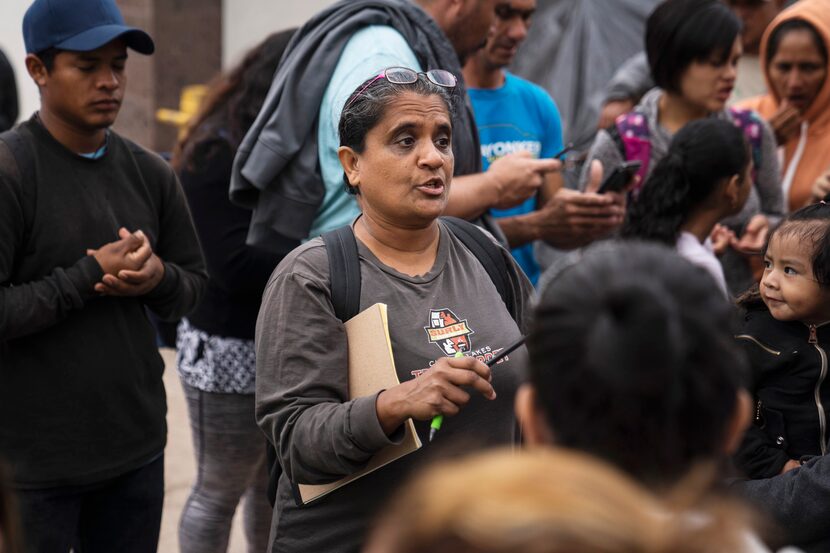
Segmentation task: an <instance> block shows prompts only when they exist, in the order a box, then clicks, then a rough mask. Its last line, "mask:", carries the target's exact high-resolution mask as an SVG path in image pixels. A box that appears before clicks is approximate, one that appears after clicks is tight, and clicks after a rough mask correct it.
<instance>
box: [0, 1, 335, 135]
mask: <svg viewBox="0 0 830 553" xmlns="http://www.w3.org/2000/svg"><path fill="white" fill-rule="evenodd" d="M118 1H119V4H120V5H121V6H122V9H123V11H124V15H125V16H130V18H131V19H133V18H135V19H141V16H142V13H141V10H142V8H141V7H139V5H140V4H141V2H135V0H118ZM167 1H169V2H171V3H172V4H173V5H174V6H178V5H179V4H181V3H182V2H180V1H179V0H167ZM333 2H334V0H223V1H222V32H221V40H222V47H221V56H222V65H223V66H224V67H229V66H230V65H232V64H234V63H235V62H236V61H238V60H239V59H240V57H241V56H242V54H243V53H244V52H245V51H246V50H248V49H249V48H251V47H252V46H254V45H255V44H257V43H258V42H259V41H260V40H262V39H264V38H265V37H266V36H268V34H270V33H272V32H275V31H280V30H283V29H286V28H288V27H294V26H299V25H301V24H302V23H303V22H305V21H306V20H307V19H308V18H309V17H311V16H312V15H314V14H315V13H316V12H318V11H319V10H321V9H322V8H324V7H325V6H327V5H329V4H332V3H333ZM30 3H31V0H0V48H2V49H3V51H4V52H5V53H6V55H7V56H8V58H9V61H10V62H11V63H12V65H13V66H14V69H15V72H16V76H17V87H18V95H19V100H20V117H21V118H28V117H29V115H31V113H32V112H34V111H35V110H36V109H37V107H38V95H37V88H36V87H35V85H34V84H33V83H32V81H31V80H30V79H29V76H28V74H27V73H26V67H25V64H24V63H23V59H24V58H25V55H26V52H25V48H24V47H23V34H22V31H21V24H22V22H23V14H24V13H25V11H26V8H28V7H29V4H30ZM137 4H138V5H137ZM143 15H144V17H148V16H147V15H146V14H143ZM131 22H132V23H139V22H138V21H135V20H134V21H131ZM149 30H150V29H148V31H149ZM157 42H158V41H157ZM138 58H140V56H138V55H136V56H133V59H132V60H131V64H133V65H135V64H136V62H137V60H138ZM138 65H144V64H142V63H141V62H138ZM137 69H138V68H137ZM145 71H146V72H145ZM140 73H141V75H140V77H139V76H138V75H137V78H133V79H131V82H130V90H129V94H130V95H131V96H134V97H135V99H136V100H142V99H143V101H144V103H148V102H147V101H146V100H148V98H149V96H150V95H151V92H150V91H151V89H152V88H153V83H151V82H149V81H147V80H145V78H144V76H145V75H148V74H150V73H151V71H150V70H149V69H148V68H143V69H142V71H140ZM139 103H141V102H139ZM168 107H175V102H173V105H171V106H168ZM125 108H126V106H125ZM145 109H146V110H148V111H149V110H150V109H151V108H150V105H149V104H148V105H147V106H145ZM122 115H128V116H129V117H131V118H132V117H137V116H138V115H137V114H135V113H127V112H124V113H122ZM148 115H150V114H148ZM148 124H149V123H148ZM147 139H148V141H151V142H152V141H153V140H151V139H150V138H149V136H148V137H147Z"/></svg>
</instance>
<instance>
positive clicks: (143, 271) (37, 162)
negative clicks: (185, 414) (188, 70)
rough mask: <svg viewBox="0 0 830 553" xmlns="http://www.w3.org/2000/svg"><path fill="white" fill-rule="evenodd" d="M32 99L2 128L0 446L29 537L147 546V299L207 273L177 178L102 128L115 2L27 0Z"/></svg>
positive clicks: (117, 77) (162, 304) (168, 298)
mask: <svg viewBox="0 0 830 553" xmlns="http://www.w3.org/2000/svg"><path fill="white" fill-rule="evenodd" d="M23 36H24V40H25V43H26V50H27V52H28V54H27V56H26V67H27V69H28V72H29V75H30V76H31V78H32V79H33V80H34V82H35V83H36V84H37V86H38V89H39V91H40V110H39V111H38V112H37V113H35V114H34V115H33V116H32V117H31V118H30V119H29V120H28V121H26V122H24V123H21V124H20V125H18V126H17V127H15V128H14V129H12V130H11V131H8V132H5V133H3V134H0V421H2V422H1V423H0V455H2V456H3V457H5V458H6V459H7V461H8V462H9V463H10V464H11V468H12V478H13V482H12V484H13V486H14V488H15V491H16V494H17V499H18V505H19V507H20V514H21V521H22V526H23V533H24V541H25V542H26V546H27V551H28V552H29V553H41V552H44V553H45V552H61V553H63V552H68V551H69V550H70V548H74V549H75V550H76V551H78V550H80V551H83V552H84V553H89V552H92V553H95V552H111V551H119V552H135V553H149V552H154V551H155V550H156V548H157V545H158V534H159V526H160V521H161V510H162V502H163V497H164V470H163V469H164V458H163V453H164V446H165V441H166V433H167V432H166V426H165V414H166V404H165V401H166V400H165V393H164V386H163V384H162V380H161V374H162V371H163V368H164V365H163V362H162V359H161V357H160V356H159V353H158V349H157V347H156V343H155V333H154V330H153V327H152V325H151V324H150V323H149V322H148V318H147V316H146V313H145V309H150V310H152V311H153V312H154V313H155V314H156V315H158V316H159V317H161V318H162V319H175V318H178V317H180V316H182V315H183V314H184V313H186V312H187V311H189V310H190V309H192V308H193V307H194V306H195V305H196V303H197V301H198V299H199V297H200V296H201V294H202V291H203V290H204V288H205V284H206V282H207V275H206V273H205V267H204V262H203V260H202V255H201V250H200V247H199V243H198V240H197V238H196V233H195V231H194V229H193V224H192V222H191V220H190V215H189V212H188V209H187V205H186V202H185V198H184V195H183V193H182V190H181V187H180V186H179V183H178V181H177V179H176V177H175V174H174V173H173V171H172V170H171V169H170V168H169V166H168V165H167V164H166V163H165V162H164V161H163V160H162V159H161V158H159V157H158V156H157V155H155V154H152V153H150V152H148V151H146V150H144V149H143V148H141V147H140V146H138V145H136V144H134V143H132V142H130V141H128V140H126V139H124V138H122V137H121V136H119V135H118V134H117V133H115V132H114V131H112V130H111V129H110V126H111V125H112V124H113V123H114V122H115V119H116V116H117V115H118V111H119V109H120V107H121V102H122V100H123V98H124V91H125V86H126V75H125V72H124V68H125V64H126V62H127V51H128V50H127V49H128V48H129V49H132V50H135V51H137V52H140V53H143V54H150V53H152V52H153V49H154V45H153V41H152V39H151V38H150V36H149V35H147V33H145V32H144V31H141V30H139V29H135V28H132V27H129V26H127V25H125V24H124V20H123V19H122V17H121V14H120V13H119V11H118V8H117V7H116V5H115V2H114V0H35V2H34V3H33V4H32V5H31V7H30V8H29V10H28V11H27V12H26V15H25V17H24V19H23Z"/></svg>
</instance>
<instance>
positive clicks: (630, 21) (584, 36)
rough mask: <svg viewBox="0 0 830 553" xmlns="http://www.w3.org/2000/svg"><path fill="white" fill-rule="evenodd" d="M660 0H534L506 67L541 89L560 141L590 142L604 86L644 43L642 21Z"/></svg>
mask: <svg viewBox="0 0 830 553" xmlns="http://www.w3.org/2000/svg"><path fill="white" fill-rule="evenodd" d="M659 3H660V2H659V0H539V2H538V7H537V9H536V14H535V15H534V17H533V24H532V25H531V28H530V33H529V35H528V37H527V40H526V41H525V44H524V45H523V46H522V48H521V50H520V51H519V53H518V55H517V56H516V61H515V62H514V64H513V67H512V68H511V69H512V70H513V72H515V73H516V74H517V75H519V76H522V77H524V78H526V79H529V80H531V81H533V82H535V83H537V84H539V85H541V86H542V87H544V88H545V89H546V90H547V91H548V92H549V93H550V94H551V96H553V98H554V100H556V104H557V106H559V111H560V112H561V114H562V125H563V130H564V133H565V142H573V143H574V144H575V146H576V147H577V148H578V149H586V148H587V147H588V146H589V145H590V143H591V141H592V140H593V137H594V133H595V132H596V126H597V121H598V119H599V108H600V103H601V102H602V99H603V95H604V90H605V85H606V84H607V83H608V81H609V80H610V79H611V77H612V76H613V75H614V72H615V71H616V70H617V68H619V66H620V65H622V63H623V62H624V61H626V60H627V59H628V58H629V57H631V56H632V55H633V54H635V53H636V52H638V51H640V50H642V49H643V47H644V36H645V22H646V19H647V18H648V15H649V14H650V13H651V12H652V10H653V9H654V8H655V7H656V6H657V4H659Z"/></svg>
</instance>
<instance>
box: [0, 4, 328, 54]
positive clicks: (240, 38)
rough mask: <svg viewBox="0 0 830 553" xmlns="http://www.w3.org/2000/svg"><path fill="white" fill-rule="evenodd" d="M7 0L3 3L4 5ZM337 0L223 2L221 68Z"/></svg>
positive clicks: (296, 25) (303, 21)
mask: <svg viewBox="0 0 830 553" xmlns="http://www.w3.org/2000/svg"><path fill="white" fill-rule="evenodd" d="M4 1H7V0H0V2H4ZM333 3H334V0H224V1H223V3H222V12H223V14H222V15H223V18H222V22H223V28H222V39H223V44H222V65H223V66H224V67H229V66H231V65H233V64H234V63H236V61H238V60H239V59H240V57H241V56H242V54H244V53H245V51H246V50H248V49H249V48H251V47H252V46H255V45H256V44H257V43H258V42H259V41H261V40H262V39H264V38H265V37H266V36H268V35H269V34H271V33H273V32H276V31H282V30H283V29H287V28H289V27H298V26H300V25H302V24H303V23H305V21H306V20H308V18H309V17H311V16H312V15H314V14H315V13H317V12H318V11H320V10H321V9H323V8H324V7H326V6H328V5H330V4H333Z"/></svg>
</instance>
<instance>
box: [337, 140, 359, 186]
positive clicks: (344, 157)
mask: <svg viewBox="0 0 830 553" xmlns="http://www.w3.org/2000/svg"><path fill="white" fill-rule="evenodd" d="M337 157H338V158H340V165H342V166H343V171H344V172H345V173H346V178H347V179H349V184H351V185H352V186H357V185H359V184H360V168H359V160H360V156H359V155H358V154H357V152H355V151H354V150H352V149H351V148H349V147H348V146H340V147H339V148H337Z"/></svg>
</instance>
